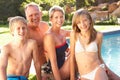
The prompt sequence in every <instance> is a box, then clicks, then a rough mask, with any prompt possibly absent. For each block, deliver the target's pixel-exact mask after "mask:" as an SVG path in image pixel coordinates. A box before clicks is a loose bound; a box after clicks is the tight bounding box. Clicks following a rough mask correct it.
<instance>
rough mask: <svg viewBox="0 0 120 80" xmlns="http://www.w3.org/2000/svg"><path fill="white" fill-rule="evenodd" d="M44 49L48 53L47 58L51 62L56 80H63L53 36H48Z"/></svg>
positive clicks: (45, 38)
mask: <svg viewBox="0 0 120 80" xmlns="http://www.w3.org/2000/svg"><path fill="white" fill-rule="evenodd" d="M44 49H45V51H46V52H47V54H46V55H47V56H48V58H49V60H50V63H51V67H52V71H53V74H54V77H55V80H61V76H60V73H59V69H58V66H57V59H56V51H55V41H54V39H53V37H52V35H50V34H47V35H45V37H44Z"/></svg>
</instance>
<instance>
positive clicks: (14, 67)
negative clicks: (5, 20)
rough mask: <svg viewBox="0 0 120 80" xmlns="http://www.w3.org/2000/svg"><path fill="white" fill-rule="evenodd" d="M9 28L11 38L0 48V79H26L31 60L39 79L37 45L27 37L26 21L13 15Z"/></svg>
mask: <svg viewBox="0 0 120 80" xmlns="http://www.w3.org/2000/svg"><path fill="white" fill-rule="evenodd" d="M9 28H10V31H11V34H12V36H13V40H12V41H10V42H9V43H7V44H6V45H4V46H3V47H2V49H1V53H0V80H28V79H27V78H28V76H29V69H30V66H31V62H32V60H33V61H34V66H35V69H36V74H37V80H41V77H40V75H41V74H40V68H39V67H40V63H39V59H38V58H39V54H38V46H37V43H36V41H35V40H32V39H28V29H27V21H26V20H25V19H24V18H23V17H20V16H16V17H13V18H11V19H10V22H9Z"/></svg>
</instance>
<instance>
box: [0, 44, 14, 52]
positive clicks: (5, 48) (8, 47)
mask: <svg viewBox="0 0 120 80" xmlns="http://www.w3.org/2000/svg"><path fill="white" fill-rule="evenodd" d="M12 47H14V46H13V45H12V42H9V43H7V44H5V45H3V46H2V47H1V53H4V54H9V53H10V51H11V49H12Z"/></svg>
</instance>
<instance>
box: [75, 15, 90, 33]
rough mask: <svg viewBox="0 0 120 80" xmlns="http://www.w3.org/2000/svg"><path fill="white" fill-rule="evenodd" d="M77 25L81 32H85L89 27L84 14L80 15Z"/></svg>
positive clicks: (88, 21)
mask: <svg viewBox="0 0 120 80" xmlns="http://www.w3.org/2000/svg"><path fill="white" fill-rule="evenodd" d="M77 26H78V28H79V29H80V30H81V32H87V31H88V30H89V27H90V20H89V19H88V18H87V16H86V15H81V16H80V19H79V22H78V23H77Z"/></svg>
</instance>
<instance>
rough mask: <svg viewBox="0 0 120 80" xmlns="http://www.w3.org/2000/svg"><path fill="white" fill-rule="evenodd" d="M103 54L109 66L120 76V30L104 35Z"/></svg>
mask: <svg viewBox="0 0 120 80" xmlns="http://www.w3.org/2000/svg"><path fill="white" fill-rule="evenodd" d="M101 54H102V57H103V59H104V61H105V63H106V64H107V66H108V67H109V68H110V69H111V70H112V71H113V72H115V73H116V74H117V75H119V76H120V30H119V31H114V32H110V33H105V34H104V36H103V43H102V49H101Z"/></svg>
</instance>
